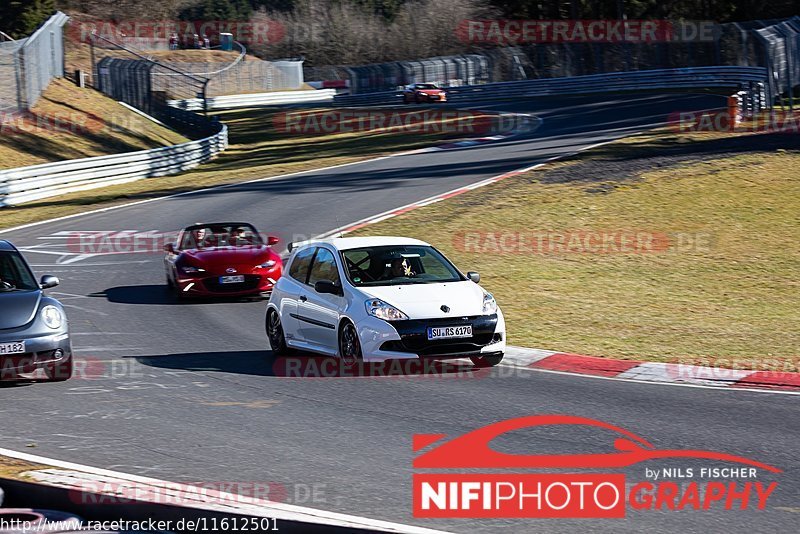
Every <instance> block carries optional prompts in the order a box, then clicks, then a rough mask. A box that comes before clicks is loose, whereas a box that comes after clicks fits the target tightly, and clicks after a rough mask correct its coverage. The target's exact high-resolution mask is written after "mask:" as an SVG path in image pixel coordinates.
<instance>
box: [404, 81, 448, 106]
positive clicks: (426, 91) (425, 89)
mask: <svg viewBox="0 0 800 534" xmlns="http://www.w3.org/2000/svg"><path fill="white" fill-rule="evenodd" d="M411 102H416V103H417V104H421V103H422V102H447V93H446V92H445V90H444V89H440V88H438V87H436V85H434V84H432V83H412V84H411V85H409V86H408V87H406V88H405V90H404V91H403V103H405V104H410V103H411Z"/></svg>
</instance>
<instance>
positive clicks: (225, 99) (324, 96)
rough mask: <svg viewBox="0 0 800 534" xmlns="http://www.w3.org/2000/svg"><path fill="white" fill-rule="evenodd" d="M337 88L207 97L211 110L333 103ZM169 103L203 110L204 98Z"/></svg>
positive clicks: (183, 107)
mask: <svg viewBox="0 0 800 534" xmlns="http://www.w3.org/2000/svg"><path fill="white" fill-rule="evenodd" d="M335 95H336V89H314V90H313V91H281V92H273V93H254V94H249V95H227V96H215V97H212V98H207V99H206V106H207V108H206V109H208V110H209V111H210V110H214V109H235V108H251V107H258V106H276V105H281V104H306V103H312V102H320V103H331V102H333V97H334V96H335ZM167 104H168V105H170V106H172V107H174V108H178V109H185V110H187V111H202V110H203V99H202V98H189V99H186V100H167Z"/></svg>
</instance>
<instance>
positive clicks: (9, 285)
mask: <svg viewBox="0 0 800 534" xmlns="http://www.w3.org/2000/svg"><path fill="white" fill-rule="evenodd" d="M16 288H17V286H16V284H14V283H13V282H12V281H10V280H3V277H2V276H0V291H3V290H5V289H16Z"/></svg>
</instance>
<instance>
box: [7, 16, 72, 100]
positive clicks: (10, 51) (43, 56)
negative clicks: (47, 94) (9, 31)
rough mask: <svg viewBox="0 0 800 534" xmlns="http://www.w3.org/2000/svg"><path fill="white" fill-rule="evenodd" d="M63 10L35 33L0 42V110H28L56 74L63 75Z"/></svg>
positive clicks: (67, 18)
mask: <svg viewBox="0 0 800 534" xmlns="http://www.w3.org/2000/svg"><path fill="white" fill-rule="evenodd" d="M68 20H69V17H67V16H66V15H65V14H64V13H61V12H60V11H59V12H58V13H56V14H55V15H53V16H52V17H50V18H49V19H48V20H47V21H46V22H45V23H44V24H42V25H41V26H40V27H39V29H37V30H36V31H35V32H34V33H33V35H31V36H30V37H27V38H25V39H20V40H18V41H11V40H9V41H3V42H0V112H15V111H27V110H29V109H30V108H31V107H33V106H34V105H36V102H37V101H38V100H39V98H40V97H41V96H42V92H43V91H44V90H45V89H46V88H47V86H48V85H49V84H50V81H51V80H52V79H53V78H60V77H62V76H64V25H65V24H66V23H67V21H68Z"/></svg>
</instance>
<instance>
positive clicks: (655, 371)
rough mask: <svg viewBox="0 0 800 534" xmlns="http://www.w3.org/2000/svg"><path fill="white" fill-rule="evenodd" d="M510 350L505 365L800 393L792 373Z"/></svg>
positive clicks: (799, 381) (798, 381)
mask: <svg viewBox="0 0 800 534" xmlns="http://www.w3.org/2000/svg"><path fill="white" fill-rule="evenodd" d="M508 350H509V352H510V353H512V354H513V357H512V358H511V359H510V361H506V360H504V361H503V363H502V364H501V365H504V366H510V367H526V368H529V369H538V370H543V371H557V372H562V373H572V374H579V375H586V376H598V377H604V378H619V379H625V380H634V381H639V382H659V383H667V384H686V385H699V386H712V387H719V388H748V389H751V390H762V391H789V392H800V373H794V372H788V371H787V372H784V371H755V370H752V369H728V368H723V367H707V366H702V365H685V364H680V363H663V362H645V361H640V360H616V359H612V358H600V357H597V356H584V355H581V354H570V353H565V352H555V351H545V350H542V349H530V348H526V347H508Z"/></svg>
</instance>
